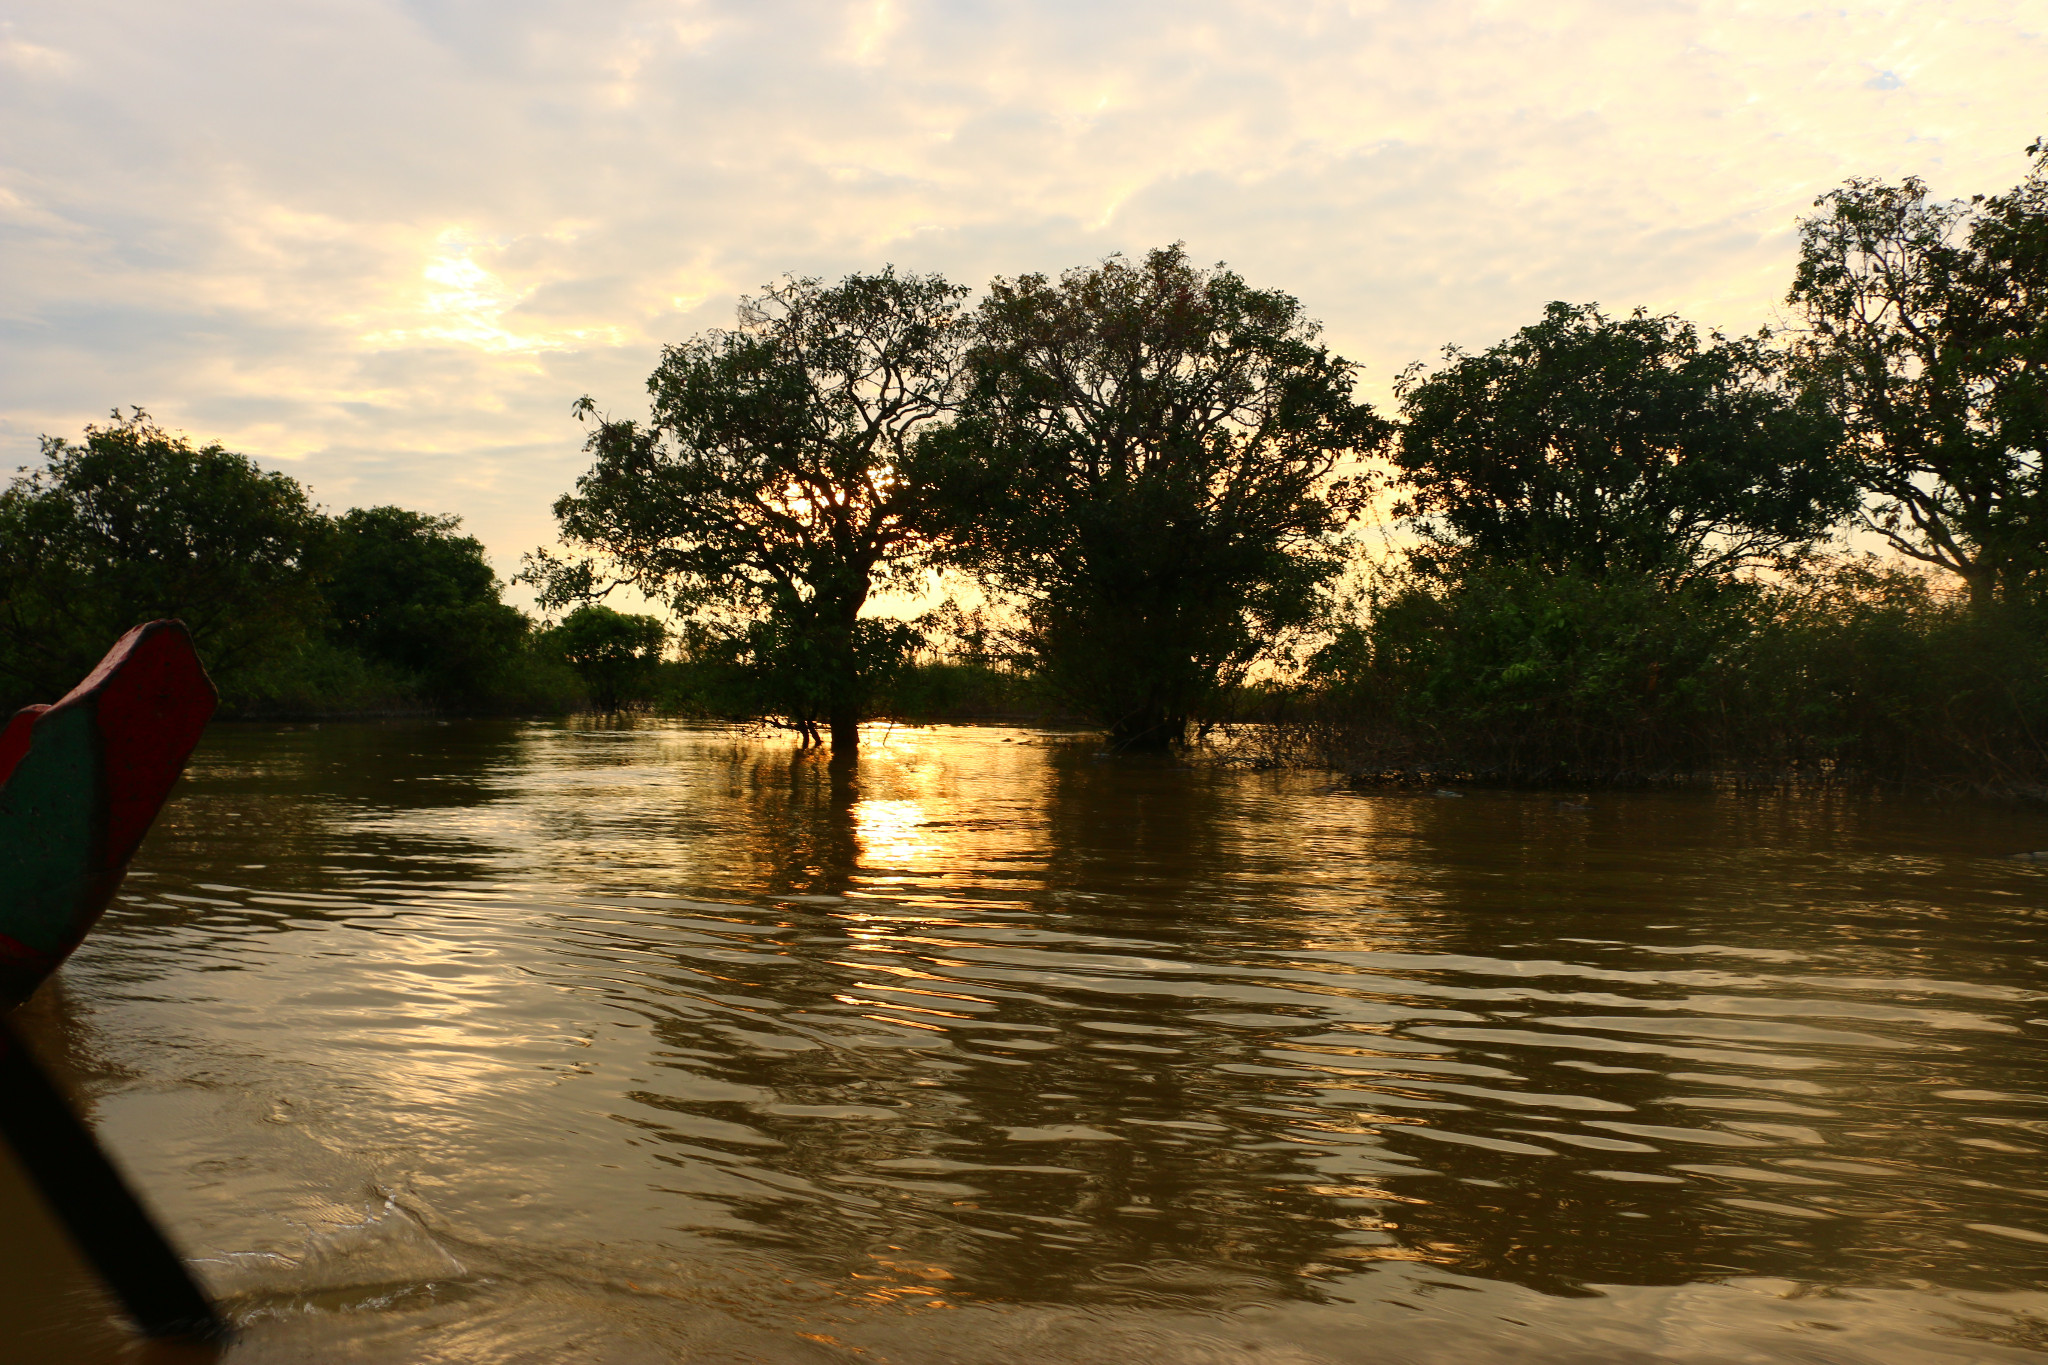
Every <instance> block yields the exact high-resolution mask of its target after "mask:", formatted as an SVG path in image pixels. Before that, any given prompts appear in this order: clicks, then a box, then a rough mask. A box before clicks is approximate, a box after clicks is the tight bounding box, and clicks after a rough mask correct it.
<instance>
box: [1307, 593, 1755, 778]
mask: <svg viewBox="0 0 2048 1365" xmlns="http://www.w3.org/2000/svg"><path fill="white" fill-rule="evenodd" d="M1754 596H1755V590H1754V589H1750V588H1746V587H1744V586H1743V585H1739V584H1733V583H1729V582H1726V581H1717V580H1711V579H1694V580H1690V581H1683V582H1679V583H1676V584H1673V583H1667V582H1665V581H1663V580H1661V579H1659V578H1656V577H1653V576H1651V575H1647V574H1639V573H1617V572H1610V573H1608V574H1606V575H1604V576H1601V577H1594V576H1592V575H1590V574H1587V573H1584V572H1582V571H1579V570H1576V569H1567V570H1564V571H1562V572H1549V571H1546V570H1543V569H1540V568H1537V567H1534V566H1530V565H1523V564H1505V565H1484V566H1480V567H1475V568H1473V569H1471V570H1470V571H1469V572H1467V573H1466V574H1465V575H1464V576H1463V577H1462V578H1461V579H1460V580H1459V581H1458V582H1457V583H1455V584H1453V585H1449V586H1445V585H1443V584H1442V583H1440V582H1432V581H1430V580H1415V581H1411V582H1408V583H1405V584H1401V585H1399V586H1398V587H1396V588H1395V590H1394V591H1393V592H1392V593H1391V594H1389V595H1388V596H1387V597H1386V599H1385V600H1383V601H1382V602H1381V603H1380V604H1379V608H1378V610H1377V611H1376V612H1375V613H1374V614H1373V616H1372V617H1371V619H1370V620H1369V621H1368V622H1366V623H1365V624H1364V626H1363V627H1362V628H1361V629H1358V630H1355V631H1353V632H1351V633H1349V634H1347V635H1345V636H1340V637H1339V639H1338V640H1337V641H1336V642H1335V643H1334V644H1333V645H1332V646H1331V647H1328V648H1326V649H1325V650H1323V651H1321V652H1320V653H1318V654H1317V655H1316V656H1315V657H1314V658H1313V659H1312V660H1311V664H1310V676H1311V677H1312V678H1315V679H1317V680H1318V681H1320V682H1322V683H1323V684H1324V685H1325V686H1333V687H1336V688H1339V689H1348V690H1350V691H1352V692H1353V693H1354V694H1355V696H1356V699H1357V700H1365V699H1366V698H1367V697H1370V698H1371V699H1373V700H1374V701H1376V702H1377V703H1378V704H1379V705H1381V706H1383V707H1388V708H1390V709H1391V711H1392V713H1393V716H1392V718H1393V719H1394V720H1395V722H1396V724H1397V726H1398V727H1399V730H1400V732H1401V733H1402V734H1404V735H1406V736H1407V737H1408V741H1409V743H1410V744H1411V746H1412V747H1413V750H1414V753H1415V754H1416V755H1418V756H1420V757H1422V758H1424V759H1425V760H1426V762H1427V764H1428V765H1429V766H1432V767H1440V768H1449V769H1452V770H1456V771H1463V772H1472V773H1482V774H1487V775H1490V776H1495V777H1501V778H1507V779H1510V780H1515V781H1545V780H1566V779H1574V780H1583V779H1587V778H1606V779H1614V778H1618V777H1623V776H1640V775H1648V774H1667V775H1668V774H1671V773H1689V772H1693V771H1697V770H1699V769H1700V768H1701V767H1702V766H1703V765H1704V764H1706V763H1707V761H1708V754H1709V751H1710V743H1709V732H1710V730H1711V728H1712V727H1711V726H1710V725H1709V724H1708V721H1709V719H1710V717H1711V714H1712V712H1713V709H1714V707H1715V705H1716V697H1715V693H1714V680H1715V678H1716V676H1717V675H1716V669H1717V668H1718V666H1719V663H1720V661H1721V659H1722V658H1723V657H1724V655H1725V654H1726V652H1727V651H1728V650H1729V649H1730V647H1731V645H1732V644H1733V643H1734V642H1735V641H1737V640H1739V639H1740V638H1741V637H1742V635H1743V633H1744V631H1745V630H1746V629H1747V624H1748V617H1747V614H1746V613H1747V611H1748V609H1749V608H1750V606H1751V605H1752V602H1753V599H1754Z"/></svg>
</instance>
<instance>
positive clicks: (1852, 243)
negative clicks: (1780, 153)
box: [1787, 142, 2048, 605]
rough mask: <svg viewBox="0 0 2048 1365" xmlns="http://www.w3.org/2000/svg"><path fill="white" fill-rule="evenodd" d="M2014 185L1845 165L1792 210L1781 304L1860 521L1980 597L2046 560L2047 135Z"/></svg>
mask: <svg viewBox="0 0 2048 1365" xmlns="http://www.w3.org/2000/svg"><path fill="white" fill-rule="evenodd" d="M2027 153H2028V155H2029V156H2031V157H2032V158H2033V166H2032V169H2031V172H2030V173H2029V175H2028V176H2027V178H2026V179H2025V180H2024V181H2022V182H2021V183H2020V184H2019V185H2017V186H2016V187H2014V188H2013V189H2012V190H2011V191H2009V192H2007V193H2005V194H2001V195H1993V196H1990V197H1986V196H1984V195H1978V196H1976V197H1974V198H1972V199H1970V200H1968V201H1961V200H1948V201H1944V200H1934V199H1930V198H1929V197H1928V194H1927V186H1926V185H1925V184H1924V183H1922V182H1921V181H1920V180H1918V179H1911V178H1909V179H1907V180H1905V181H1904V182H1902V183H1900V184H1897V185H1888V184H1885V183H1883V182H1882V181H1878V180H1869V179H1855V180H1851V181H1849V182H1848V183H1847V184H1846V185H1844V186H1843V187H1842V188H1840V189H1837V190H1831V191H1829V192H1828V193H1827V194H1824V195H1822V196H1821V197H1820V198H1819V199H1818V200H1816V201H1815V207H1816V208H1818V209H1819V210H1821V211H1820V212H1818V213H1816V214H1815V215H1814V216H1812V217H1810V218H1806V219H1803V220H1802V221H1801V222H1800V225H1799V228H1800V259H1799V270H1798V274H1797V275H1796V277H1795V278H1794V280H1793V283H1792V290H1791V293H1790V294H1789V295H1788V296H1787V302H1789V303H1792V304H1794V305H1796V306H1798V307H1799V309H1800V310H1801V311H1802V312H1803V313H1804V315H1805V320H1806V326H1807V330H1806V332H1805V334H1804V336H1803V337H1802V338H1801V339H1800V341H1801V345H1800V351H1801V354H1802V360H1803V362H1804V364H1805V366H1806V368H1807V370H1808V372H1809V373H1810V374H1811V375H1813V376H1814V378H1815V379H1817V380H1818V381H1819V382H1821V383H1823V384H1825V385H1826V386H1827V387H1828V389H1829V390H1830V391H1831V392H1832V394H1833V395H1834V397H1835V399H1836V401H1837V403H1838V404H1839V406H1840V408H1841V410H1842V412H1843V413H1844V414H1845V415H1846V417H1847V419H1848V424H1849V433H1850V437H1851V444H1852V449H1853V450H1854V452H1855V453H1856V455H1857V457H1858V460H1859V463H1860V466H1861V478H1862V481H1863V484H1864V486H1865V487H1866V488H1867V489H1868V490H1869V491H1870V492H1871V493H1872V494H1874V495H1875V497H1876V506H1875V508H1874V509H1873V511H1872V514H1871V516H1870V517H1869V518H1868V525H1869V526H1870V527H1871V528H1872V529H1874V530H1876V531H1878V532H1880V533H1881V534H1883V535H1884V536H1885V537H1886V538H1887V539H1888V540H1889V541H1890V542H1891V544H1892V545H1893V547H1894V548H1896V549H1897V550H1899V551H1900V552H1901V553H1903V554H1906V555H1909V556H1911V557H1912V558H1914V559H1917V560H1920V561H1922V562H1923V563H1927V564H1933V565H1938V566H1939V567H1941V568H1943V569H1946V570H1948V571H1949V572H1950V573H1953V574H1955V575H1957V576H1958V577H1959V578H1961V579H1962V581H1963V582H1964V583H1965V584H1966V585H1968V589H1969V593H1970V597H1971V600H1972V601H1973V602H1975V603H1977V604H1979V605H1983V604H1985V603H1988V602H1991V601H1993V600H1997V599H2000V598H2005V597H2010V596H2013V595H2015V594H2017V593H2019V592H2021V591H2022V590H2023V589H2026V590H2031V589H2032V587H2035V586H2038V580H2039V579H2040V577H2041V576H2042V575H2043V573H2044V571H2048V482H2044V479H2048V474H2044V469H2043V458H2044V454H2048V142H2036V143H2034V145H2033V146H2031V147H2029V148H2028V149H2027Z"/></svg>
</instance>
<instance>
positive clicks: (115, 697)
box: [81, 626, 214, 869]
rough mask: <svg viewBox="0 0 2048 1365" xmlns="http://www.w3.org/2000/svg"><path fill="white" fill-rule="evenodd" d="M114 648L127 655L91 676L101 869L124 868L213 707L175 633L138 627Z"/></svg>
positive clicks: (201, 675) (206, 685) (186, 642)
mask: <svg viewBox="0 0 2048 1365" xmlns="http://www.w3.org/2000/svg"><path fill="white" fill-rule="evenodd" d="M130 641H132V642H133V643H132V644H131V643H130ZM122 644H124V645H127V646H128V649H127V653H126V654H125V655H124V656H123V657H122V658H121V659H120V660H119V661H118V662H116V663H115V664H114V666H113V667H112V668H111V669H109V668H108V667H107V665H106V664H105V663H102V664H101V665H100V668H99V669H98V670H95V673H94V676H95V677H98V676H99V675H100V673H101V672H104V673H105V674H106V677H105V679H104V681H103V682H101V683H100V684H99V689H100V697H99V705H98V718H99V727H100V740H101V747H100V762H101V765H102V771H103V772H104V773H105V774H106V794H107V795H106V800H107V825H106V830H107V834H106V843H105V844H104V845H103V846H102V847H103V850H104V851H103V853H102V855H101V856H102V860H103V861H102V863H101V866H103V867H105V868H108V869H112V868H116V867H126V866H127V864H128V860H129V859H130V858H132V857H134V856H135V849H136V846H137V845H138V844H140V843H141V842H142V836H143V835H144V834H147V833H148V832H149V826H150V822H151V821H153V820H155V819H156V813H157V811H158V810H159V809H160V808H161V807H162V806H163V803H164V798H165V797H167V796H169V795H170V794H171V786H172V784H174V783H175V782H177V780H178V774H180V773H182V772H183V771H185V759H186V758H187V757H188V756H189V755H190V754H191V752H192V747H193V746H194V745H196V744H197V743H199V734H200V732H201V731H202V730H204V729H205V728H206V722H207V720H208V719H209V718H210V717H211V716H212V715H213V707H214V691H213V683H212V682H211V681H210V680H209V679H208V678H207V676H206V670H205V669H203V668H201V667H200V666H199V658H198V656H197V655H196V654H194V653H193V652H192V641H191V638H190V637H189V636H187V635H186V634H185V632H184V630H183V629H182V628H180V629H177V630H162V629H153V627H152V626H143V627H140V628H139V630H136V631H131V632H129V634H128V635H127V636H125V637H124V638H123V640H122ZM114 652H115V653H120V652H121V646H120V645H116V646H115V651H114ZM108 658H109V659H112V658H113V655H111V654H110V655H109V656H108ZM87 682H91V679H88V680H87ZM81 686H83V684H81Z"/></svg>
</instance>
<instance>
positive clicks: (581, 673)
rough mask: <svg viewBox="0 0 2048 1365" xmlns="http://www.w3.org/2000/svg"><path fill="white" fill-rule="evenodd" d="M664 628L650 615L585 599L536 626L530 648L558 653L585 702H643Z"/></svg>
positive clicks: (614, 705) (609, 707)
mask: <svg viewBox="0 0 2048 1365" xmlns="http://www.w3.org/2000/svg"><path fill="white" fill-rule="evenodd" d="M667 643H668V628H667V627H666V626H664V625H663V624H662V623H661V622H660V621H659V620H657V619H656V618H654V617H652V616H630V615H627V614H626V613H625V612H620V611H614V610H612V609H611V608H610V607H607V606H602V605H599V604H596V603H591V604H588V605H585V606H581V607H578V608H576V610H574V611H572V612H570V613H569V614H568V615H567V616H565V617H563V618H562V623H561V624H560V625H558V626H555V627H553V628H552V629H550V630H546V631H543V632H541V635H540V638H539V639H538V640H536V641H535V648H536V649H537V650H538V651H540V652H541V653H543V654H546V655H548V656H550V657H553V658H559V659H560V660H562V662H564V663H566V664H567V665H568V666H569V667H570V668H572V669H574V670H575V672H576V676H577V677H578V678H580V679H582V681H583V685H584V687H585V688H586V689H587V690H588V691H589V694H590V700H591V703H592V704H593V705H594V706H595V707H596V708H597V709H598V710H599V711H603V712H606V713H610V712H614V711H622V710H625V709H626V708H627V707H629V706H643V705H646V704H647V703H648V702H649V701H650V700H651V699H652V697H653V694H654V686H655V674H656V669H657V668H658V666H659V665H660V663H661V651H662V647H663V646H664V645H666V644H667Z"/></svg>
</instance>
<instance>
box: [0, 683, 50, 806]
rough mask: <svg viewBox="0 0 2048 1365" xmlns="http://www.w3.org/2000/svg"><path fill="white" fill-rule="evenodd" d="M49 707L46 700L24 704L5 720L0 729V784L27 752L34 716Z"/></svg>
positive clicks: (2, 784)
mask: <svg viewBox="0 0 2048 1365" xmlns="http://www.w3.org/2000/svg"><path fill="white" fill-rule="evenodd" d="M49 709H50V704H49V703H48V702H37V703H36V704H35V705H34V706H24V707H22V708H21V709H20V710H19V711H16V712H15V713H14V717H13V719H11V720H9V721H8V722H7V728H6V729H5V730H0V786H4V785H6V782H7V775H8V774H9V773H11V772H13V771H14V765H15V764H17V763H19V762H21V756H22V755H23V754H25V753H27V752H28V740H29V735H30V733H31V732H33V731H34V729H35V726H36V717H37V716H40V715H41V714H43V712H45V711H47V710H49Z"/></svg>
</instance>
